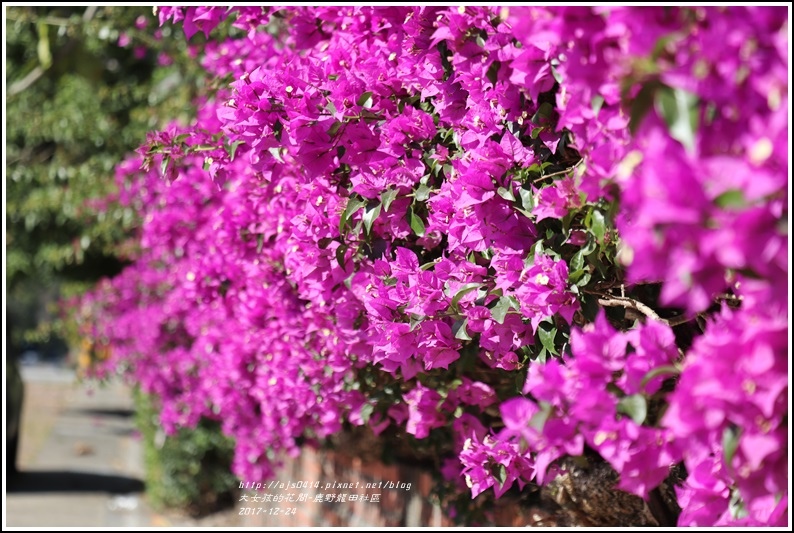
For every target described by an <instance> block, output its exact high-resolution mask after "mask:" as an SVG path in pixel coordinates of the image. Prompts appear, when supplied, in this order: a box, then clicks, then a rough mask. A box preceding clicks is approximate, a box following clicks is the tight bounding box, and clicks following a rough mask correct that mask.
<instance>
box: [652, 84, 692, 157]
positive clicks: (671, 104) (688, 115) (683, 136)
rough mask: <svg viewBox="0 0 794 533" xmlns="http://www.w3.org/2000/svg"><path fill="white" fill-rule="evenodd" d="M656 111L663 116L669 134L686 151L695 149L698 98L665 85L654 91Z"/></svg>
mask: <svg viewBox="0 0 794 533" xmlns="http://www.w3.org/2000/svg"><path fill="white" fill-rule="evenodd" d="M655 103H656V111H657V112H658V113H659V115H661V116H662V118H664V121H665V122H666V123H667V127H668V128H669V131H670V136H671V137H672V138H673V139H675V140H677V141H678V142H680V143H681V144H683V145H684V147H685V148H686V149H687V150H688V151H690V152H691V151H692V150H694V149H695V133H696V132H697V129H698V98H697V96H695V95H693V94H691V93H689V92H687V91H684V90H683V89H671V88H669V87H665V88H663V89H661V90H659V91H657V93H656V98H655Z"/></svg>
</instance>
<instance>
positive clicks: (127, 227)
mask: <svg viewBox="0 0 794 533" xmlns="http://www.w3.org/2000/svg"><path fill="white" fill-rule="evenodd" d="M5 9H6V26H5V38H6V50H7V52H6V87H7V91H6V113H5V122H6V133H7V137H6V149H5V155H6V168H5V186H6V206H5V207H6V227H7V229H6V250H5V251H6V282H7V297H8V300H10V302H11V303H12V305H8V306H7V309H8V312H9V313H12V314H15V315H16V316H15V318H16V320H17V323H18V324H19V326H20V327H19V331H20V333H21V332H24V331H28V332H29V331H30V329H31V328H33V327H36V326H37V325H39V324H41V322H42V314H44V315H45V316H48V317H49V318H51V316H52V313H50V314H49V315H48V314H47V313H42V312H41V309H42V307H43V306H45V304H46V303H47V302H52V301H53V300H54V299H53V298H51V297H49V296H46V295H44V294H43V292H42V291H43V290H44V288H45V287H47V293H48V294H51V293H52V288H53V287H54V288H55V293H56V294H58V295H65V296H69V295H72V294H77V293H79V292H81V291H83V290H84V289H86V288H87V287H89V286H90V285H91V284H93V283H94V282H95V281H96V280H98V279H99V278H101V277H103V276H111V275H113V274H115V273H117V272H118V271H120V269H121V268H122V267H123V265H124V264H125V259H126V258H127V257H129V255H130V254H133V253H134V249H135V244H134V243H135V240H134V238H133V237H134V235H135V230H136V227H137V226H138V220H137V218H136V215H135V213H134V212H133V210H132V209H130V208H124V207H121V206H119V205H117V204H115V203H114V202H112V201H111V202H109V203H107V202H106V203H104V204H103V205H96V204H95V200H97V199H101V198H107V197H111V198H112V195H113V194H115V184H114V171H113V169H114V166H115V165H116V164H117V163H119V162H120V161H121V160H122V159H123V158H124V157H125V156H126V155H127V154H129V153H130V152H131V151H133V150H135V149H136V148H137V147H138V146H140V145H141V144H142V143H143V142H144V141H145V139H146V134H147V132H149V131H152V130H155V129H158V128H160V127H162V126H163V125H164V124H165V122H166V121H170V120H174V119H177V120H180V121H183V122H187V121H189V120H190V119H191V118H192V115H193V114H194V113H195V111H194V110H193V109H192V106H191V104H192V101H193V99H194V98H195V96H196V95H197V94H198V92H199V91H200V90H201V83H202V82H201V77H200V74H201V71H200V68H199V66H198V64H197V62H196V60H195V59H194V58H191V57H189V54H188V53H187V43H186V41H185V38H184V35H183V34H182V31H181V29H179V30H178V29H175V28H173V27H171V26H167V27H164V28H162V29H160V28H159V22H158V21H157V19H156V17H155V16H154V15H153V13H152V9H151V8H148V7H142V6H141V7H107V6H102V7H101V6H91V7H74V6H36V7H34V6H17V7H7V8H5ZM158 33H159V35H158ZM121 45H123V46H121ZM166 63H169V64H166ZM56 298H57V297H56ZM31 308H33V309H39V312H37V313H34V314H31V313H30V309H31ZM45 322H46V320H45ZM20 340H21V339H14V341H15V342H19V341H20Z"/></svg>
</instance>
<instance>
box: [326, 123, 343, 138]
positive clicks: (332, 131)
mask: <svg viewBox="0 0 794 533" xmlns="http://www.w3.org/2000/svg"><path fill="white" fill-rule="evenodd" d="M341 127H342V123H341V122H339V121H338V120H334V123H333V124H331V127H330V128H328V135H330V136H331V137H333V136H334V135H336V134H337V132H338V131H339V128H341Z"/></svg>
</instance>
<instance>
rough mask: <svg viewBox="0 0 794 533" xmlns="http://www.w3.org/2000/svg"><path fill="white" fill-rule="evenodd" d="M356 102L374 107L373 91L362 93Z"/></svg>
mask: <svg viewBox="0 0 794 533" xmlns="http://www.w3.org/2000/svg"><path fill="white" fill-rule="evenodd" d="M356 104H358V105H360V106H361V107H364V108H367V109H369V108H370V107H372V91H366V92H364V93H362V94H361V96H359V97H358V100H356Z"/></svg>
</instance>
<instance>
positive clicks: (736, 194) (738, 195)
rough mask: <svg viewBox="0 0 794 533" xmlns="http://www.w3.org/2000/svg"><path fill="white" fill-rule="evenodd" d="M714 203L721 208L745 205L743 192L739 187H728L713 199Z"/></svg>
mask: <svg viewBox="0 0 794 533" xmlns="http://www.w3.org/2000/svg"><path fill="white" fill-rule="evenodd" d="M714 204H715V205H716V206H717V207H721V208H723V209H729V208H732V207H736V208H742V207H745V206H746V205H747V201H746V200H745V199H744V193H743V192H742V191H741V190H739V189H729V190H727V191H725V192H724V193H722V194H720V195H719V196H717V197H716V198H715V199H714Z"/></svg>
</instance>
